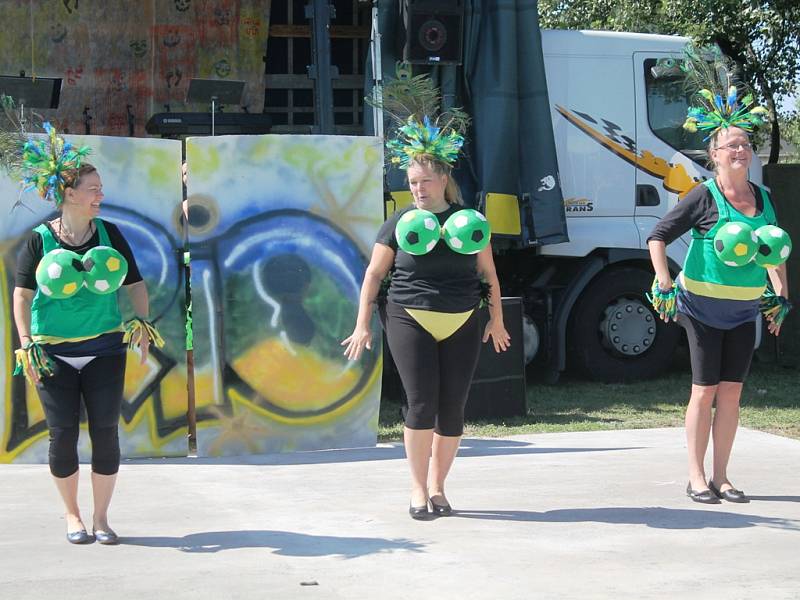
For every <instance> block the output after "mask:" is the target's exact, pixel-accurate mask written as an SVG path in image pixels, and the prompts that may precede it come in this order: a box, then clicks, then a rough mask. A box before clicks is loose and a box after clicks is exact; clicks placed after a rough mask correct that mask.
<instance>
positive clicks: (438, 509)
mask: <svg viewBox="0 0 800 600" xmlns="http://www.w3.org/2000/svg"><path fill="white" fill-rule="evenodd" d="M431 509H432V512H433V514H435V515H436V516H437V517H449V516H450V515H452V514H453V507H452V506H450V505H449V504H448V503H447V502H445V503H444V504H436V502H434V501H433V498H431Z"/></svg>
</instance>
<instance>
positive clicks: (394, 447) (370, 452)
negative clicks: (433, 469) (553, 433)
mask: <svg viewBox="0 0 800 600" xmlns="http://www.w3.org/2000/svg"><path fill="white" fill-rule="evenodd" d="M641 448H642V446H623V447H606V448H589V447H587V448H568V447H562V448H558V447H545V446H537V445H536V444H533V443H530V442H523V441H517V440H504V439H496V440H495V439H470V438H468V439H464V440H463V441H462V442H461V448H460V449H459V451H458V456H459V458H470V457H480V456H511V455H525V454H550V453H560V452H613V451H615V450H639V449H641ZM405 457H406V454H405V450H404V449H403V445H402V444H401V443H393V444H384V445H381V446H376V447H371V448H351V449H338V450H313V451H305V452H302V451H301V452H290V453H285V454H259V455H245V456H221V457H202V458H143V459H128V460H125V461H124V462H125V464H128V465H137V464H144V465H180V464H201V465H225V464H236V465H318V464H329V463H348V462H367V461H377V460H398V459H404V458H405Z"/></svg>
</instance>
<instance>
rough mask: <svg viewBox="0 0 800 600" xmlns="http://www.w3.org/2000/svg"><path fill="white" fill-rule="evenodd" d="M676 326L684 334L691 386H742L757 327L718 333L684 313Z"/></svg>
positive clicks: (747, 326) (738, 327) (749, 326)
mask: <svg viewBox="0 0 800 600" xmlns="http://www.w3.org/2000/svg"><path fill="white" fill-rule="evenodd" d="M678 323H679V324H680V325H681V326H682V327H683V328H684V329H685V330H686V339H687V340H688V342H689V358H690V359H691V362H692V383H693V384H695V385H717V384H719V382H720V381H731V382H735V383H741V382H743V381H744V379H745V377H747V373H748V371H749V370H750V361H751V360H752V359H753V349H754V346H755V341H756V323H755V321H750V322H748V323H742V324H741V325H738V326H736V327H734V328H733V329H717V328H716V327H711V326H710V325H706V324H705V323H702V322H700V321H698V320H697V319H695V318H693V317H690V316H689V315H687V314H684V313H678Z"/></svg>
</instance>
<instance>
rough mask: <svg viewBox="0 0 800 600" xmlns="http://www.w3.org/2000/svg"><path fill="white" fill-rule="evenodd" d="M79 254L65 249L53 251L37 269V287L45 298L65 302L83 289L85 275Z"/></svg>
mask: <svg viewBox="0 0 800 600" xmlns="http://www.w3.org/2000/svg"><path fill="white" fill-rule="evenodd" d="M80 263H81V257H80V255H79V254H76V253H75V252H72V251H71V250H65V249H64V248H56V249H55V250H51V251H50V252H48V253H47V254H45V255H44V256H43V257H42V260H40V261H39V265H38V266H37V267H36V285H38V286H39V290H40V291H41V292H42V294H44V295H45V296H47V297H49V298H53V299H55V300H63V299H65V298H69V297H70V296H74V295H75V294H76V293H77V292H78V290H80V289H81V286H82V285H83V281H84V273H83V271H81V270H80Z"/></svg>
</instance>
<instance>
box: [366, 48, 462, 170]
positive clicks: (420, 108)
mask: <svg viewBox="0 0 800 600" xmlns="http://www.w3.org/2000/svg"><path fill="white" fill-rule="evenodd" d="M378 98H379V100H377V101H376V100H374V99H372V98H366V101H367V102H368V103H369V104H371V105H372V106H375V107H376V108H378V109H380V110H382V111H383V112H384V113H385V114H386V115H387V116H388V117H389V118H390V119H391V120H392V121H393V128H392V134H391V138H392V139H390V140H389V141H387V142H386V147H387V149H388V155H389V162H390V163H391V164H392V165H395V166H398V167H400V168H401V169H407V168H408V166H409V164H410V163H411V162H412V161H413V160H414V158H415V157H417V156H420V155H423V154H428V155H430V156H433V157H434V158H435V159H436V160H438V161H440V162H442V163H445V164H447V165H450V166H452V165H453V163H455V161H456V159H457V158H458V153H459V152H460V150H461V147H462V146H463V144H464V133H465V132H466V130H467V127H468V125H469V116H468V115H467V113H465V112H464V111H463V110H461V109H460V108H449V109H447V110H445V111H442V112H440V106H441V95H440V92H439V88H437V87H436V86H435V85H434V84H433V81H432V80H431V78H430V75H428V74H422V75H417V76H415V77H412V76H411V73H410V72H409V70H408V68H407V67H406V66H404V65H403V64H402V63H398V65H397V78H396V79H387V81H386V83H384V84H383V85H382V86H381V89H380V93H379V94H378Z"/></svg>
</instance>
